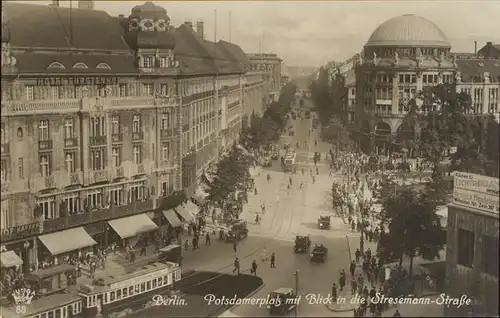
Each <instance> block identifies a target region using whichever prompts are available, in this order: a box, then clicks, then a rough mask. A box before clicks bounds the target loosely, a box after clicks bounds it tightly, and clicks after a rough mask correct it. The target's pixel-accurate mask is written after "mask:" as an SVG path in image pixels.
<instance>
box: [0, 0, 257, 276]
mask: <svg viewBox="0 0 500 318" xmlns="http://www.w3.org/2000/svg"><path fill="white" fill-rule="evenodd" d="M2 5H3V3H2ZM92 8H93V6H92V5H91V4H90V6H89V2H88V1H87V2H86V5H85V8H82V9H80V8H78V9H72V10H71V13H70V9H69V8H63V7H58V6H57V5H52V6H40V5H31V4H18V3H7V4H5V6H4V7H3V10H2V14H5V16H4V17H3V19H2V39H1V40H2V82H1V84H2V100H1V113H2V118H1V139H2V140H1V182H2V184H1V217H2V218H1V227H2V230H1V231H2V232H1V239H2V245H3V249H7V250H15V251H16V253H18V254H19V256H20V257H22V259H23V264H24V266H25V269H36V268H37V267H38V266H37V265H38V256H37V254H39V253H38V252H39V249H38V247H39V246H40V240H37V236H38V235H41V234H47V233H55V232H61V231H65V230H68V229H74V228H84V229H85V231H86V232H88V233H89V234H90V235H91V236H92V237H93V239H94V240H95V241H96V242H97V243H98V245H100V246H106V245H108V244H111V240H112V238H111V237H110V235H108V232H107V229H108V228H109V227H108V223H110V221H112V220H114V219H117V218H123V217H132V216H133V217H135V216H138V217H139V216H145V213H147V214H148V217H150V218H153V219H155V220H158V219H159V218H160V216H158V215H156V214H158V213H160V214H161V211H157V210H156V208H157V207H158V206H159V205H160V204H161V202H162V200H164V199H165V198H166V197H168V196H169V195H170V194H172V193H173V192H174V191H176V190H183V189H184V190H185V191H186V193H188V195H189V194H190V193H192V192H193V191H194V188H195V187H196V184H197V177H198V176H199V175H200V174H201V173H202V171H203V170H204V169H205V168H206V166H207V165H208V164H209V163H210V162H212V161H214V160H215V159H216V158H217V156H218V154H219V153H220V151H223V149H224V148H225V147H227V146H228V145H230V144H232V143H234V142H235V141H236V140H237V138H238V133H239V131H240V129H241V117H242V115H243V114H244V113H245V112H247V108H250V109H257V110H258V109H260V108H262V107H263V106H264V105H263V104H262V99H259V98H254V99H250V98H249V99H248V101H246V100H245V98H246V96H247V95H246V94H245V88H246V87H249V88H250V89H253V90H254V95H256V94H257V92H256V91H258V90H260V89H263V87H264V86H265V80H266V79H265V78H264V77H263V76H260V77H259V76H253V77H252V76H248V77H247V76H246V75H245V70H246V68H248V65H250V64H251V63H250V62H249V60H248V58H247V56H246V54H245V53H244V52H243V51H242V50H241V48H240V47H239V46H237V45H234V44H231V43H227V42H224V41H219V42H217V43H214V42H210V41H207V40H205V39H204V36H203V22H198V23H197V25H196V31H195V30H193V26H192V23H189V22H188V23H185V24H183V25H181V26H179V27H176V28H175V27H173V26H171V25H170V18H169V17H168V15H167V12H166V10H165V9H164V8H162V7H160V6H157V5H155V4H153V3H151V2H147V3H145V4H144V5H140V6H136V7H134V8H133V9H132V12H131V13H130V15H129V16H128V17H124V16H119V17H112V16H110V15H108V14H107V13H106V12H103V11H98V10H93V9H92ZM39 25H44V29H43V30H42V31H39V28H38V26H39ZM97 35H98V36H97ZM259 94H261V95H264V94H265V92H264V91H260V93H259ZM135 221H137V222H138V223H140V222H139V219H137V220H132V219H131V220H130V221H129V222H128V223H132V224H133V223H135ZM62 239H64V238H62ZM66 239H67V238H66Z"/></svg>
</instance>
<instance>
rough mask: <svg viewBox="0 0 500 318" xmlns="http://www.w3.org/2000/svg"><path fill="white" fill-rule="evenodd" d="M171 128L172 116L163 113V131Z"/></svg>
mask: <svg viewBox="0 0 500 318" xmlns="http://www.w3.org/2000/svg"><path fill="white" fill-rule="evenodd" d="M169 128H170V114H169V113H163V114H161V129H169Z"/></svg>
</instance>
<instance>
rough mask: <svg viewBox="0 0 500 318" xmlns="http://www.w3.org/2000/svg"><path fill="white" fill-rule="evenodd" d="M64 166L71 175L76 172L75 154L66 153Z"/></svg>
mask: <svg viewBox="0 0 500 318" xmlns="http://www.w3.org/2000/svg"><path fill="white" fill-rule="evenodd" d="M64 166H65V168H66V171H67V172H69V173H73V172H75V153H74V152H66V153H65V154H64Z"/></svg>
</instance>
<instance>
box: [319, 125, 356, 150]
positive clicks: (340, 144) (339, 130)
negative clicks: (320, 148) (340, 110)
mask: <svg viewBox="0 0 500 318" xmlns="http://www.w3.org/2000/svg"><path fill="white" fill-rule="evenodd" d="M321 137H322V138H323V140H325V141H328V142H329V143H331V144H332V145H336V147H337V149H347V148H349V147H352V146H353V145H354V143H353V141H352V139H351V135H350V133H349V131H348V130H347V129H346V127H345V126H344V124H343V123H342V121H341V120H340V119H339V118H337V117H333V118H330V121H329V122H328V124H326V125H324V126H321Z"/></svg>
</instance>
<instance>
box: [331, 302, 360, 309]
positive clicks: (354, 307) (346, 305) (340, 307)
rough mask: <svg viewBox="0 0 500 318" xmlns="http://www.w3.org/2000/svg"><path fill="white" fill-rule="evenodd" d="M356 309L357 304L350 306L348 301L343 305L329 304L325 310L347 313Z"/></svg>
mask: <svg viewBox="0 0 500 318" xmlns="http://www.w3.org/2000/svg"><path fill="white" fill-rule="evenodd" d="M357 307H358V305H357V304H351V303H349V301H347V302H346V303H345V304H339V303H336V302H334V303H331V304H327V305H326V308H328V310H330V311H333V312H348V311H354V309H356V308H357Z"/></svg>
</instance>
